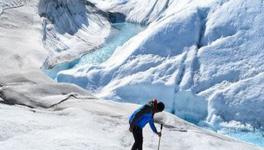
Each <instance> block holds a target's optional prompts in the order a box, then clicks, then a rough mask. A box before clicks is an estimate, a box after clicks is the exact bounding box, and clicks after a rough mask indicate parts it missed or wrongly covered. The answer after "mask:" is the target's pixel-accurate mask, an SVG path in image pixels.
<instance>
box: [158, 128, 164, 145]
mask: <svg viewBox="0 0 264 150" xmlns="http://www.w3.org/2000/svg"><path fill="white" fill-rule="evenodd" d="M162 128H163V124H161V125H160V137H159V145H158V150H159V149H160V139H161V135H162V134H161V132H162Z"/></svg>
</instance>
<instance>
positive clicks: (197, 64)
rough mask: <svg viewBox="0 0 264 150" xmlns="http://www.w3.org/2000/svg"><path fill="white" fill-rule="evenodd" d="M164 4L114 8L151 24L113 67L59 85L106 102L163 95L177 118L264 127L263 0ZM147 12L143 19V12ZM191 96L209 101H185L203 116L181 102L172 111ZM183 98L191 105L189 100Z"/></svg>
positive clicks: (120, 51) (95, 68)
mask: <svg viewBox="0 0 264 150" xmlns="http://www.w3.org/2000/svg"><path fill="white" fill-rule="evenodd" d="M115 2H116V3H115ZM165 2H167V3H166V7H163V5H156V4H157V3H162V2H161V1H151V2H149V3H150V5H149V6H148V5H144V4H145V3H148V2H144V3H141V6H139V2H137V1H133V0H131V1H127V2H124V3H119V2H118V1H114V2H112V4H111V5H109V8H107V9H108V10H111V9H112V10H117V8H118V9H119V8H120V12H122V13H124V14H126V15H127V20H128V21H132V22H133V21H134V22H139V23H143V24H144V23H145V24H146V23H147V24H149V25H148V26H147V28H146V29H145V30H144V31H143V32H141V33H139V34H138V35H136V36H135V37H133V38H132V39H130V40H129V41H127V42H126V43H125V44H124V45H123V46H122V47H120V48H117V49H116V50H115V52H114V53H113V55H112V56H111V57H110V58H109V59H108V60H107V61H105V62H103V63H102V64H99V65H85V66H80V67H79V68H74V69H72V70H66V71H62V72H60V73H59V74H58V78H59V79H60V81H66V82H73V83H76V84H79V85H81V86H82V87H84V88H87V89H90V90H93V91H95V92H97V95H98V96H100V97H104V98H115V99H119V100H127V101H134V102H138V103H143V102H144V101H146V100H148V99H151V98H153V97H156V98H159V99H161V100H164V101H165V102H166V104H167V105H168V106H169V108H170V110H172V109H175V113H176V114H178V115H180V114H181V113H180V110H181V109H180V108H186V109H185V111H186V114H188V115H187V116H188V117H190V118H196V119H197V113H198V114H199V116H200V117H198V118H199V119H206V120H207V121H208V122H209V123H210V122H211V123H213V122H212V121H214V119H211V118H212V117H211V116H214V115H216V116H218V117H220V118H222V119H223V120H225V121H232V120H236V121H241V122H243V123H250V124H252V125H253V126H255V127H259V126H263V124H264V120H263V117H261V116H264V111H263V109H262V108H263V105H264V103H263V94H262V93H263V92H262V91H263V88H264V85H263V83H262V82H261V81H263V78H262V76H263V68H264V67H263V64H264V63H263V55H264V53H263V50H262V49H263V48H264V45H263V42H262V41H263V39H264V36H263V34H262V33H263V32H262V31H263V30H264V28H263V25H262V23H263V22H264V17H263V16H264V15H263V11H262V10H263V4H262V1H260V0H256V1H254V2H252V1H248V0H246V1H242V0H237V1H224V0H223V1H204V2H198V1H195V0H194V1H186V2H181V1H176V0H175V1H170V2H168V1H164V3H163V4H165ZM102 3H107V2H102ZM100 4H101V1H97V2H96V6H100ZM113 5H116V6H115V7H113V8H112V7H110V6H113ZM136 6H139V7H136ZM143 6H145V7H147V8H146V9H144V11H143V12H144V13H142V12H140V11H137V10H140V9H142V7H143ZM157 6H160V7H157ZM131 7H135V9H129V8H131ZM150 8H152V9H150ZM163 8H165V9H163ZM102 9H106V8H103V7H102ZM130 10H131V11H130ZM161 10H162V11H161ZM146 14H147V15H146ZM146 18H147V20H148V21H146ZM151 18H153V19H151ZM132 91H133V92H132ZM186 91H191V92H190V93H191V94H192V95H193V97H196V96H198V97H203V98H201V100H200V98H197V99H193V100H192V101H190V102H186V103H189V104H190V105H193V106H196V105H197V104H199V103H198V102H200V101H201V103H200V104H201V106H197V107H195V109H197V111H198V112H195V113H194V112H193V113H187V112H192V110H193V108H192V107H189V108H188V107H186V106H185V105H186V103H184V102H183V103H181V102H179V101H180V100H179V101H176V103H177V107H176V108H172V104H173V101H174V97H175V95H176V96H177V95H184V92H186ZM179 99H182V100H185V101H187V99H188V96H187V97H185V96H183V97H180V98H179ZM207 106H208V107H207ZM207 115H208V116H207ZM181 116H183V115H181ZM187 116H186V117H187ZM201 116H202V117H201Z"/></svg>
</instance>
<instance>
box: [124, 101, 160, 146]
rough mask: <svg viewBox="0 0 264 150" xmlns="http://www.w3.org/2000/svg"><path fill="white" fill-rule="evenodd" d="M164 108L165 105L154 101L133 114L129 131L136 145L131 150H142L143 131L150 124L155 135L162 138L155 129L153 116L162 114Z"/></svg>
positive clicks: (130, 118)
mask: <svg viewBox="0 0 264 150" xmlns="http://www.w3.org/2000/svg"><path fill="white" fill-rule="evenodd" d="M164 108H165V105H164V104H163V103H162V102H158V101H157V100H156V99H154V100H152V101H150V102H149V103H147V104H145V105H144V106H142V107H140V108H139V109H137V110H136V111H134V112H133V113H132V115H131V116H130V117H129V125H130V127H129V131H130V132H132V133H133V137H134V139H135V143H134V144H133V146H132V149H131V150H142V146H143V134H142V129H143V128H144V126H145V125H146V124H147V123H149V125H150V127H151V129H152V131H153V132H154V133H156V134H157V135H158V136H159V137H160V136H161V132H158V131H157V129H156V127H155V124H154V119H153V116H154V114H155V113H158V112H162V111H163V110H164Z"/></svg>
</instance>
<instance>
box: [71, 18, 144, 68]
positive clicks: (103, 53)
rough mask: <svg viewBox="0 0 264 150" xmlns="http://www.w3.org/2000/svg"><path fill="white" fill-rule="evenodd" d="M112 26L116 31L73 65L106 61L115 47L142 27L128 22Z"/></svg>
mask: <svg viewBox="0 0 264 150" xmlns="http://www.w3.org/2000/svg"><path fill="white" fill-rule="evenodd" d="M112 27H113V28H115V29H117V31H115V32H114V33H113V35H112V36H110V37H109V38H108V39H107V40H106V42H105V43H104V44H103V45H102V46H101V48H99V49H96V50H95V51H93V52H91V53H88V54H86V55H84V56H82V57H81V59H80V61H79V63H77V64H76V65H75V67H78V66H81V65H85V64H100V63H102V62H104V61H106V60H107V59H108V58H109V57H110V56H111V55H112V54H113V52H114V51H115V49H116V48H117V47H119V46H122V45H123V44H124V43H125V42H126V41H127V40H129V39H130V38H131V37H133V36H135V35H136V34H137V33H139V32H140V31H142V30H143V29H144V27H143V26H141V25H138V24H133V23H128V22H124V23H115V24H113V25H112Z"/></svg>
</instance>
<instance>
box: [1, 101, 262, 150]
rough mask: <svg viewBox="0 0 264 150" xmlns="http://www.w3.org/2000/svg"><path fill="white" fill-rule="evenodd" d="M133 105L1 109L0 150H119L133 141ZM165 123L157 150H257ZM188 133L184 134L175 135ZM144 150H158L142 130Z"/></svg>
mask: <svg viewBox="0 0 264 150" xmlns="http://www.w3.org/2000/svg"><path fill="white" fill-rule="evenodd" d="M136 107H138V106H136V105H131V104H125V103H123V104H121V103H116V102H112V101H103V100H95V99H84V100H77V99H69V100H68V101H66V102H65V103H62V104H61V105H59V106H56V107H54V109H51V110H56V111H51V110H38V109H31V110H29V109H28V108H24V107H18V106H5V105H0V113H1V119H0V127H1V128H0V134H1V137H0V140H1V147H0V149H1V150H7V149H16V150H34V149H38V150H46V149H57V150H73V149H74V150H83V149H93V150H113V149H115V150H123V149H130V147H131V145H132V144H133V136H132V134H131V133H130V132H129V131H128V124H127V116H128V115H129V113H130V112H132V111H133V109H135V108H136ZM159 117H160V118H163V122H164V123H166V126H165V128H164V129H163V136H162V139H161V145H160V146H161V147H160V148H161V149H168V150H173V149H185V150H193V149H195V150H203V149H208V150H216V149H217V150H226V149H240V150H258V148H256V147H253V146H251V145H247V144H245V143H241V142H239V141H236V140H234V139H230V138H227V137H224V136H221V135H216V134H215V133H211V132H208V131H203V130H201V129H198V128H195V127H193V126H192V125H189V124H188V123H185V122H184V121H182V120H179V119H177V118H175V117H174V116H173V115H171V114H161V115H159ZM179 129H181V130H180V131H183V129H184V130H186V129H187V132H180V131H179ZM144 134H145V142H144V149H146V150H152V149H157V144H158V137H157V136H156V135H154V134H153V133H152V131H151V129H149V128H146V130H144Z"/></svg>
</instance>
